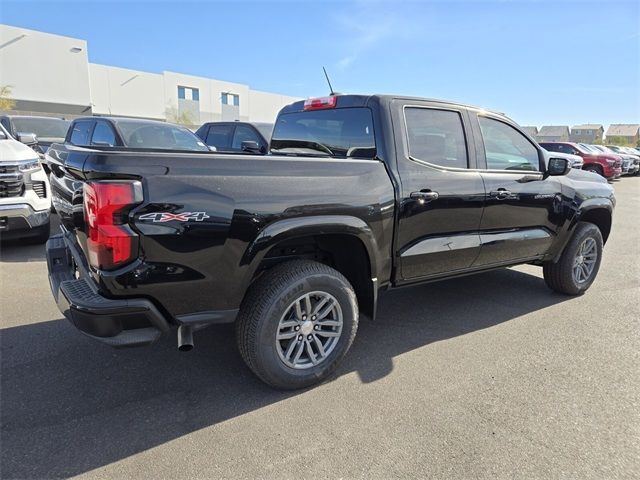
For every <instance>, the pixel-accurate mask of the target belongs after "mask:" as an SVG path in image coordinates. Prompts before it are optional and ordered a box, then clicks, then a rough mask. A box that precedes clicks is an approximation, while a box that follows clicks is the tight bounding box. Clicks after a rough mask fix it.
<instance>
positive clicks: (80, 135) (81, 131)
mask: <svg viewBox="0 0 640 480" xmlns="http://www.w3.org/2000/svg"><path fill="white" fill-rule="evenodd" d="M92 125H93V122H92V121H91V120H86V121H80V122H76V123H74V124H73V130H72V131H71V138H70V139H69V141H70V142H71V143H72V144H73V145H81V146H82V145H89V133H90V132H91V126H92Z"/></svg>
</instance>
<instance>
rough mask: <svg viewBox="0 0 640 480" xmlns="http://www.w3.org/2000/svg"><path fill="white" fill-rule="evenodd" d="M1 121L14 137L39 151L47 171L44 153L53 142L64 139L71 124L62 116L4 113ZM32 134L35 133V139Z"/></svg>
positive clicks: (0, 117)
mask: <svg viewBox="0 0 640 480" xmlns="http://www.w3.org/2000/svg"><path fill="white" fill-rule="evenodd" d="M0 123H1V124H2V125H3V126H4V128H5V129H6V130H7V131H8V132H9V134H10V135H11V136H12V137H13V138H15V139H16V140H18V141H20V142H23V143H25V144H27V145H29V146H30V147H31V148H32V149H34V150H35V151H36V152H37V153H38V155H39V157H40V160H41V161H42V162H43V166H44V167H45V170H47V173H48V166H47V165H46V163H44V154H45V152H46V151H47V149H48V148H49V147H50V146H51V144H52V143H57V142H61V141H63V140H64V137H65V136H66V135H67V130H68V129H69V125H70V124H71V122H70V121H68V120H63V119H62V118H55V117H36V116H28V115H2V116H0ZM32 135H35V139H33V138H32Z"/></svg>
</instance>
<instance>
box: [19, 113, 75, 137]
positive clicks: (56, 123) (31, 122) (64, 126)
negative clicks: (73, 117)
mask: <svg viewBox="0 0 640 480" xmlns="http://www.w3.org/2000/svg"><path fill="white" fill-rule="evenodd" d="M11 122H12V123H13V128H14V131H15V132H16V133H35V134H36V137H42V138H64V137H66V136H67V130H68V129H69V124H70V123H71V122H69V121H67V120H62V119H60V118H33V117H31V118H30V117H12V118H11Z"/></svg>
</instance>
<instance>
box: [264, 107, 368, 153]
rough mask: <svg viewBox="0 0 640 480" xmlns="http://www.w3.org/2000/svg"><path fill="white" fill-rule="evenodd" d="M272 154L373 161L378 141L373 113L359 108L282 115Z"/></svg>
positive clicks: (277, 122) (273, 141) (272, 144)
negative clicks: (376, 139) (369, 159)
mask: <svg viewBox="0 0 640 480" xmlns="http://www.w3.org/2000/svg"><path fill="white" fill-rule="evenodd" d="M271 151H273V152H275V153H284V154H287V153H293V154H298V155H304V154H308V155H319V156H331V157H358V158H373V157H375V155H376V141H375V136H374V133H373V118H372V116H371V110H369V109H368V108H365V107H356V108H336V109H328V110H309V111H306V112H294V113H285V114H282V115H280V116H279V117H278V120H277V121H276V124H275V127H274V129H273V135H272V137H271Z"/></svg>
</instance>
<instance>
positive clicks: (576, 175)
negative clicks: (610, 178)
mask: <svg viewBox="0 0 640 480" xmlns="http://www.w3.org/2000/svg"><path fill="white" fill-rule="evenodd" d="M567 177H568V178H569V179H571V180H575V181H577V182H589V183H603V184H605V185H607V186H609V182H607V179H606V178H604V177H602V176H600V175H598V174H597V173H595V172H589V171H587V170H576V169H571V171H570V172H569V173H568V174H567Z"/></svg>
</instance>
